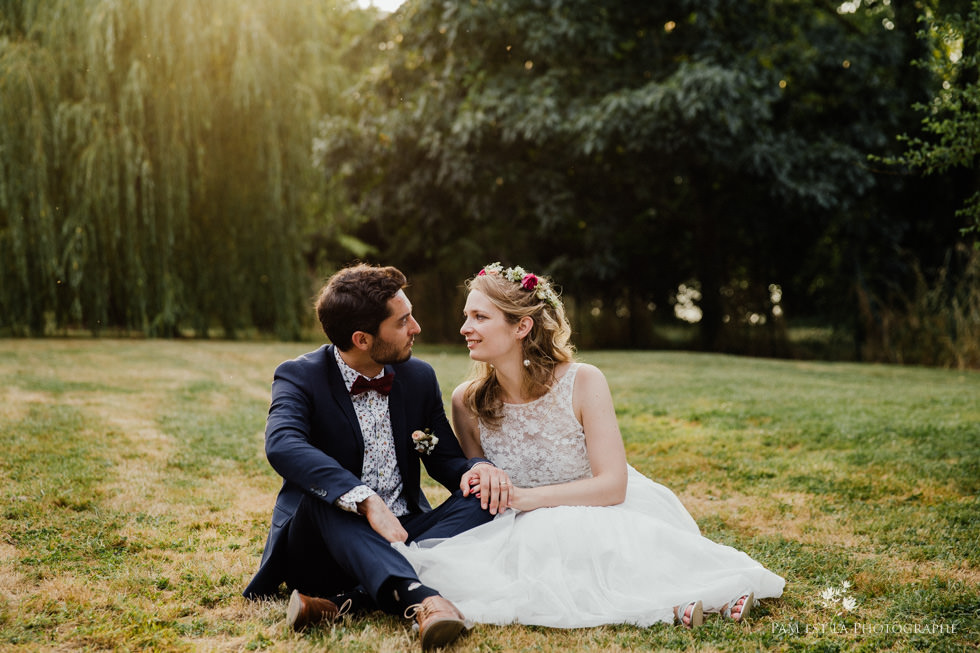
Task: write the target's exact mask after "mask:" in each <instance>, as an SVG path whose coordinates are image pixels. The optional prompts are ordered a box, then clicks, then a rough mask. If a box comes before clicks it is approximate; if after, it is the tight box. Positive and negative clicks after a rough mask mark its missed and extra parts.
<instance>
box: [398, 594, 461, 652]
mask: <svg viewBox="0 0 980 653" xmlns="http://www.w3.org/2000/svg"><path fill="white" fill-rule="evenodd" d="M405 617H406V618H408V619H412V618H413V617H414V619H415V621H416V622H417V623H418V625H419V639H421V640H422V650H423V651H427V650H429V649H431V648H438V647H441V646H445V645H446V644H449V643H450V642H452V641H453V640H455V639H456V638H457V637H459V634H460V633H461V632H462V631H463V628H464V626H465V624H464V623H463V615H462V614H461V613H460V611H459V610H457V609H456V606H455V605H453V604H452V603H450V602H449V601H447V600H446V599H444V598H443V597H441V596H430V597H428V598H427V599H424V600H423V601H422V602H421V603H416V604H415V605H412V606H409V608H408V609H407V610H405Z"/></svg>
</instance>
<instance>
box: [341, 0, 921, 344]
mask: <svg viewBox="0 0 980 653" xmlns="http://www.w3.org/2000/svg"><path fill="white" fill-rule="evenodd" d="M853 4H854V5H855V8H854V10H853V11H846V10H845V9H846V8H841V7H838V6H836V5H833V4H830V3H823V2H798V1H783V2H762V1H752V0H750V1H747V2H746V1H739V2H734V1H732V2H726V1H720V2H719V1H717V0H686V1H684V2H678V3H670V4H667V5H665V4H663V3H645V4H636V3H628V4H627V3H620V2H594V1H591V0H551V1H547V2H545V1H542V2H533V3H527V2H520V1H517V0H485V1H480V2H468V3H442V2H438V1H432V0H412V1H410V2H407V3H406V4H405V5H403V7H402V9H401V10H400V11H399V12H398V13H397V14H395V16H393V17H392V19H391V20H389V21H388V22H387V23H386V24H383V25H379V26H378V27H377V28H376V31H375V35H374V36H375V39H376V40H377V41H378V42H381V43H382V44H385V46H386V47H385V57H384V61H383V65H382V66H380V67H379V68H378V69H377V70H376V73H375V75H374V76H373V77H372V78H371V79H369V80H366V81H365V82H363V86H362V87H361V88H360V89H359V91H358V93H357V95H356V98H357V102H358V104H359V109H360V113H359V114H358V116H357V119H355V120H338V121H333V122H331V123H330V124H329V126H328V128H327V130H326V133H325V135H324V141H325V142H326V143H328V144H329V146H328V147H327V148H325V155H324V158H323V160H324V161H325V162H326V163H327V166H328V168H329V169H331V170H341V171H342V172H343V175H344V180H345V184H346V188H347V189H348V191H349V195H350V197H351V198H352V199H353V200H354V201H355V202H357V203H358V204H359V206H360V210H361V212H362V214H363V215H364V216H365V218H366V220H367V224H366V225H365V227H364V229H363V232H362V233H364V234H365V236H366V237H367V238H368V239H369V240H371V242H377V243H378V244H379V248H380V251H381V252H382V253H383V256H384V257H385V258H387V259H391V260H393V261H397V262H398V263H402V264H406V265H411V264H419V263H420V262H425V263H426V264H428V265H432V266H436V267H438V268H439V269H441V270H444V271H445V272H446V273H448V274H459V273H460V272H461V270H462V269H467V270H471V269H472V268H474V267H476V266H477V265H478V262H480V261H482V260H484V259H486V260H497V259H508V260H515V259H518V260H521V261H522V262H526V263H528V264H529V265H532V266H538V267H541V268H543V269H545V270H546V271H549V272H553V273H555V274H556V275H557V276H558V277H559V279H560V280H562V281H563V282H564V283H565V284H566V286H567V287H568V288H570V289H574V294H575V296H576V297H579V298H584V299H590V301H591V302H592V303H593V304H595V303H596V302H605V306H606V308H607V309H609V310H615V311H616V313H617V314H619V315H620V316H623V315H630V316H631V321H632V322H635V323H636V328H635V329H633V330H632V333H631V334H630V335H628V336H627V339H628V340H629V341H631V342H633V343H634V344H642V342H643V336H642V334H643V333H644V332H646V329H645V325H644V323H643V322H644V318H645V317H648V316H647V315H646V314H647V313H649V310H648V308H647V307H649V306H669V305H670V302H671V301H672V297H673V295H674V294H675V293H676V291H677V289H678V287H679V285H680V284H685V283H686V284H688V285H691V286H693V287H696V288H697V290H698V292H699V294H700V297H701V300H700V306H699V307H700V310H701V312H702V319H701V322H700V324H701V328H702V342H703V344H704V346H706V347H709V348H721V347H724V346H725V344H724V342H723V337H724V334H723V326H724V325H725V324H727V323H735V324H738V323H743V322H745V321H747V320H751V319H758V318H759V316H762V318H763V320H764V319H765V317H766V316H768V317H769V318H770V319H772V318H773V317H774V315H773V308H774V304H773V297H774V296H775V295H774V292H773V289H785V292H777V293H776V294H777V295H781V296H782V297H783V299H782V301H783V302H784V303H785V305H788V306H792V305H793V304H794V303H795V306H796V308H797V309H798V310H799V312H803V311H804V310H806V309H805V308H804V307H805V306H807V305H814V304H819V303H820V302H824V303H829V302H830V301H832V300H828V299H825V298H821V297H816V296H815V295H820V294H822V293H824V294H834V295H839V294H840V293H842V292H843V293H847V292H848V290H847V289H846V287H841V286H842V285H844V284H846V283H848V282H845V281H841V279H843V278H847V279H852V278H853V275H854V272H855V270H854V269H853V267H852V265H851V262H850V261H847V262H846V263H844V264H843V265H845V267H846V268H847V269H846V270H839V271H835V266H837V265H840V264H841V263H840V259H841V257H842V256H843V257H844V258H847V256H848V255H847V254H843V255H842V252H840V251H822V249H821V248H822V242H823V239H825V238H827V237H829V235H831V234H834V235H839V234H843V233H845V232H847V231H850V230H854V229H857V228H859V227H858V226H857V225H859V224H860V223H862V222H863V223H866V224H867V225H868V226H867V228H868V229H869V230H870V231H871V232H872V235H869V236H868V237H869V238H870V237H875V236H877V237H882V238H885V237H887V236H885V235H884V234H882V233H875V232H883V231H887V229H884V228H882V227H879V225H881V224H883V223H887V222H888V221H889V220H892V219H893V218H894V217H895V216H889V215H887V214H886V213H885V210H883V209H881V208H879V206H878V205H877V204H876V203H877V202H878V200H880V199H881V197H882V196H884V195H885V194H887V193H892V194H894V193H895V192H896V187H895V184H894V183H892V181H891V180H888V179H882V178H880V177H879V176H878V175H876V174H875V171H874V170H873V169H872V168H871V167H870V166H869V165H868V164H867V163H866V157H867V154H868V153H869V152H879V153H887V152H889V151H894V150H895V143H894V135H895V134H896V133H899V132H900V131H901V129H902V128H903V127H904V126H905V125H907V124H909V116H910V115H911V111H910V106H911V104H912V103H913V102H914V101H915V100H916V99H917V98H921V97H924V96H923V93H924V92H925V88H924V87H923V85H922V80H921V78H918V77H916V76H914V75H910V74H909V73H908V72H907V68H908V63H909V61H911V60H912V59H913V58H915V56H916V55H917V53H918V46H917V44H916V42H915V39H914V37H912V38H910V37H909V35H910V34H914V26H915V21H916V19H917V16H916V14H915V13H914V11H911V10H908V9H903V8H895V7H892V6H891V5H890V4H888V3H874V2H871V3H868V2H866V3H864V4H863V5H861V3H853ZM389 46H390V47H389ZM869 213H870V215H869ZM850 242H854V241H853V239H851V241H850ZM880 244H882V243H879V245H880ZM844 246H845V247H846V245H844ZM835 247H837V246H836V245H835ZM828 257H829V258H830V260H828ZM834 259H836V260H834ZM861 265H864V263H863V262H862V263H861ZM807 266H809V269H808V268H807ZM814 267H820V268H821V269H822V272H821V275H822V278H823V279H824V280H825V281H826V283H825V284H824V286H823V287H822V288H817V287H814V286H813V284H812V283H811V281H812V279H813V274H812V273H813V268H814ZM838 272H839V274H838ZM777 312H778V311H777ZM774 321H775V320H774ZM620 336H621V334H617V337H620Z"/></svg>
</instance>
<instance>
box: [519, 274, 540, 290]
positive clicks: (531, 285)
mask: <svg viewBox="0 0 980 653" xmlns="http://www.w3.org/2000/svg"><path fill="white" fill-rule="evenodd" d="M537 286H538V278H537V277H536V276H534V275H533V274H531V273H530V272H529V273H527V274H525V275H524V278H523V279H521V287H523V288H524V290H534V289H535V288H537Z"/></svg>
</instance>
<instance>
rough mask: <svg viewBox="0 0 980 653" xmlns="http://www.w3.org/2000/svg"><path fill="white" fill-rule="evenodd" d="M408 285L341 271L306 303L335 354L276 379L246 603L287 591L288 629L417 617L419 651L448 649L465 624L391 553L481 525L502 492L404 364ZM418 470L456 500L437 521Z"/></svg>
mask: <svg viewBox="0 0 980 653" xmlns="http://www.w3.org/2000/svg"><path fill="white" fill-rule="evenodd" d="M405 286H406V279H405V276H404V275H403V274H402V273H401V272H400V271H398V270H397V269H395V268H393V267H374V266H368V265H363V264H361V265H356V266H353V267H349V268H346V269H343V270H341V271H340V272H338V273H337V274H335V275H334V276H333V277H331V278H330V279H329V280H328V282H327V284H326V285H325V286H324V288H323V289H322V290H321V292H320V296H319V299H318V301H317V304H316V312H317V316H318V317H319V319H320V323H321V325H322V326H323V330H324V332H325V333H326V335H327V337H328V338H329V339H330V341H331V342H332V343H333V344H332V345H329V346H323V347H321V348H319V349H317V350H316V351H313V352H310V353H308V354H305V355H303V356H300V357H299V358H296V359H294V360H291V361H286V362H285V363H282V364H281V365H280V366H279V367H278V368H277V369H276V373H275V378H274V380H273V383H272V402H271V405H270V408H269V416H268V420H267V423H266V436H265V450H266V456H267V457H268V459H269V463H270V464H271V465H272V467H273V468H274V469H275V470H276V472H278V473H279V475H280V476H282V477H283V484H282V489H281V490H280V491H279V496H278V498H277V499H276V505H275V509H274V510H273V513H272V525H271V528H270V530H269V536H268V539H267V540H266V545H265V550H264V552H263V555H262V561H261V563H260V565H259V570H258V572H257V573H256V574H255V577H254V578H253V579H252V582H251V583H249V585H248V587H246V588H245V591H244V595H245V597H247V598H250V599H256V598H261V597H266V596H270V595H274V594H276V593H277V592H278V591H279V587H280V584H281V583H283V582H285V584H286V586H287V588H289V589H290V590H292V594H291V595H290V599H289V606H288V608H287V620H288V622H289V623H290V624H291V625H292V626H293V627H294V628H296V629H297V630H300V629H302V628H304V627H306V626H307V625H309V624H311V623H314V622H317V621H321V620H329V621H332V620H334V619H336V618H337V617H338V616H339V615H340V614H341V613H343V612H344V611H347V610H353V611H360V610H370V609H375V608H380V609H382V610H384V611H386V612H389V613H392V614H401V615H404V616H405V617H407V618H412V617H414V618H415V620H416V621H417V623H418V627H419V636H420V638H421V642H422V647H423V649H428V648H432V647H437V646H445V645H446V644H448V643H449V642H451V641H453V640H454V639H455V638H456V637H457V636H458V635H459V633H460V632H461V630H462V628H463V615H462V614H460V613H459V611H458V610H457V609H456V607H455V606H454V605H453V604H452V603H450V602H449V601H448V600H446V599H445V598H443V597H442V596H440V595H439V593H438V592H437V591H436V590H435V589H433V588H430V587H426V586H425V585H423V584H421V583H420V582H419V579H418V577H417V575H416V573H415V571H414V569H413V568H412V566H411V565H410V564H409V563H408V561H407V560H406V559H405V558H404V557H403V556H402V555H401V554H400V553H398V552H397V551H396V550H395V549H394V548H393V547H392V546H391V543H392V542H411V541H413V540H417V539H428V538H445V537H451V536H453V535H455V534H457V533H461V532H462V531H465V530H467V529H470V528H473V527H474V526H478V525H480V524H482V523H484V522H487V521H489V520H491V519H492V518H493V516H494V514H496V512H497V509H498V505H497V504H498V501H499V490H500V486H501V485H506V484H507V483H508V482H509V481H508V479H507V475H506V473H504V472H503V471H502V470H500V469H498V468H496V467H495V466H493V465H492V464H491V463H490V462H489V461H486V460H484V459H480V458H473V459H467V458H466V457H465V456H464V455H463V452H462V450H461V449H460V446H459V443H458V442H457V440H456V437H455V435H454V434H453V431H452V429H451V427H450V426H449V422H448V420H447V419H446V414H445V410H444V409H443V404H442V395H441V393H440V390H439V385H438V382H437V381H436V376H435V373H434V371H433V369H432V367H431V366H429V365H428V364H427V363H424V362H422V361H420V360H418V359H413V358H412V357H411V356H412V344H413V343H414V340H415V336H416V335H418V333H419V332H420V331H421V329H420V327H419V324H418V322H416V320H415V318H414V317H413V316H412V305H411V303H410V302H409V300H408V297H406V295H405V292H404V290H403V289H404V288H405ZM413 434H414V437H415V438H416V439H418V441H417V442H416V441H415V440H414V439H413ZM420 460H421V461H422V462H423V463H424V464H425V468H426V470H427V471H428V473H429V475H430V476H432V478H434V479H435V480H437V481H438V482H440V483H441V484H442V485H444V486H446V487H447V488H449V489H450V490H452V491H453V494H452V496H451V497H450V498H448V499H447V500H446V501H445V502H444V503H442V504H441V505H440V506H439V507H438V508H436V509H435V510H432V509H431V508H430V506H429V503H428V501H426V498H425V495H424V494H423V493H422V490H421V487H420V470H419V461H420ZM471 487H472V490H471Z"/></svg>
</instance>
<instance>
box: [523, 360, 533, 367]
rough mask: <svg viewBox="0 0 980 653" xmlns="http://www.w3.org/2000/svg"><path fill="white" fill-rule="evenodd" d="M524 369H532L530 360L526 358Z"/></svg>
mask: <svg viewBox="0 0 980 653" xmlns="http://www.w3.org/2000/svg"><path fill="white" fill-rule="evenodd" d="M524 367H531V361H529V360H528V359H526V358H525V359H524Z"/></svg>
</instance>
